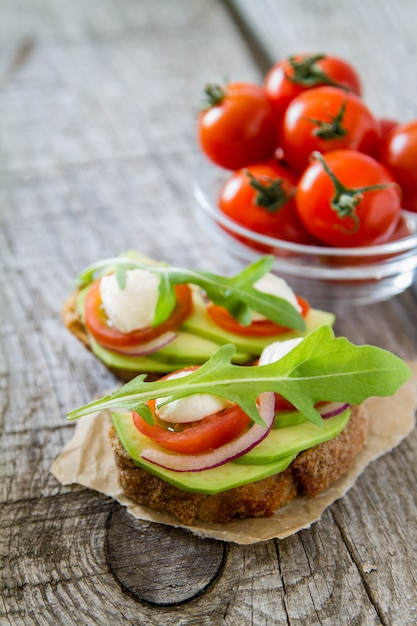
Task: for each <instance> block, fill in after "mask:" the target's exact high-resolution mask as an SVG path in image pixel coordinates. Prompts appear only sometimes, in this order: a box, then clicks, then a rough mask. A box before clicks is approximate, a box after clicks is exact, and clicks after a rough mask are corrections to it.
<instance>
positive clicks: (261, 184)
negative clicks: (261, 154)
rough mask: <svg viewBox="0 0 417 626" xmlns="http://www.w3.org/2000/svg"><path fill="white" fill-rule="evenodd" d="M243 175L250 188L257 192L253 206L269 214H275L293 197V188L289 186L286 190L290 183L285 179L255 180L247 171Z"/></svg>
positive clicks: (263, 178)
mask: <svg viewBox="0 0 417 626" xmlns="http://www.w3.org/2000/svg"><path fill="white" fill-rule="evenodd" d="M245 174H246V176H247V177H248V179H249V184H250V185H251V187H253V189H255V191H257V194H256V196H255V204H256V205H257V206H260V207H262V208H263V209H265V210H266V211H268V212H269V213H276V212H277V211H278V210H279V209H281V208H282V207H283V206H284V205H285V204H286V203H287V202H288V201H289V200H290V199H291V198H292V197H293V196H294V193H295V188H294V187H292V186H291V187H290V188H289V189H288V187H289V185H290V183H289V182H288V181H287V180H285V178H270V177H269V176H262V177H259V178H256V176H253V174H251V172H249V170H245Z"/></svg>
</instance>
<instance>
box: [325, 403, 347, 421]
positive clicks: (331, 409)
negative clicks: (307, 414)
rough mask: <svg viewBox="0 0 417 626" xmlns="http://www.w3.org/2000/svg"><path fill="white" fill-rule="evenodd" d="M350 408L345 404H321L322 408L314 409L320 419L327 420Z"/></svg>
mask: <svg viewBox="0 0 417 626" xmlns="http://www.w3.org/2000/svg"><path fill="white" fill-rule="evenodd" d="M350 406H351V405H350V404H347V403H346V402H328V403H327V404H323V405H322V406H319V407H316V408H317V411H318V412H319V413H320V415H321V416H322V418H323V419H327V418H329V417H336V415H340V413H343V412H344V411H346V410H347V409H349V408H350Z"/></svg>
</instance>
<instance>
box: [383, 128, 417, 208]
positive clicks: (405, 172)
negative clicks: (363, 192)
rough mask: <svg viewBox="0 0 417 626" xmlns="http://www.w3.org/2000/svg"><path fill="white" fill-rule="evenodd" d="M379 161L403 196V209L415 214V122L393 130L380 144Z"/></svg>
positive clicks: (416, 195) (416, 185)
mask: <svg viewBox="0 0 417 626" xmlns="http://www.w3.org/2000/svg"><path fill="white" fill-rule="evenodd" d="M380 160H381V162H382V163H384V165H385V166H386V167H387V169H388V170H389V171H390V172H391V174H392V175H393V176H394V178H395V180H396V181H397V182H398V184H399V185H400V187H401V191H402V194H403V208H404V209H407V210H408V211H415V212H417V120H413V121H411V122H407V123H405V124H400V125H398V126H396V127H395V128H393V129H392V130H391V132H390V133H389V134H388V135H387V137H386V138H385V140H384V141H383V143H382V149H381V155H380Z"/></svg>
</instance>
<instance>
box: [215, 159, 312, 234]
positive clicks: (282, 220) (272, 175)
mask: <svg viewBox="0 0 417 626" xmlns="http://www.w3.org/2000/svg"><path fill="white" fill-rule="evenodd" d="M296 182H297V181H296V178H295V176H294V175H293V174H292V173H291V171H290V170H288V168H286V167H284V166H283V165H280V164H279V163H278V162H277V161H271V162H269V163H259V164H256V165H252V166H250V167H248V168H243V169H240V170H237V171H236V172H234V173H233V174H232V175H231V176H230V178H228V180H227V181H226V182H225V183H224V185H223V187H222V189H221V191H220V195H219V200H218V206H219V208H220V210H221V211H222V212H223V213H224V214H225V215H227V216H228V217H230V218H231V219H232V220H234V221H235V222H237V223H238V224H241V225H242V226H244V227H246V228H248V229H249V230H252V231H255V232H257V233H262V234H264V235H269V236H270V237H276V238H278V239H284V240H286V241H293V242H297V243H310V242H311V239H312V238H311V236H310V235H309V233H307V231H306V230H305V228H304V226H303V224H302V223H301V222H300V219H299V217H298V215H297V211H296V208H295V203H294V195H295V187H296Z"/></svg>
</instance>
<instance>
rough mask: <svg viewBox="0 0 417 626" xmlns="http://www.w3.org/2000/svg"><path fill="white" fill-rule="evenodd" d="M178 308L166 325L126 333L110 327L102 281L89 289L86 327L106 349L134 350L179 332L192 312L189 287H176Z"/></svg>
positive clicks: (85, 303)
mask: <svg viewBox="0 0 417 626" xmlns="http://www.w3.org/2000/svg"><path fill="white" fill-rule="evenodd" d="M175 293H176V296H177V304H176V306H175V308H174V310H173V312H172V313H171V315H170V316H169V317H168V319H166V320H165V321H164V322H162V324H158V326H155V327H152V326H148V327H146V328H141V329H138V330H133V331H132V332H130V333H123V332H122V331H120V330H117V328H114V327H112V326H110V325H109V323H108V319H107V316H106V314H105V311H104V308H103V306H102V303H101V298H100V281H99V280H96V281H95V282H94V283H93V284H92V285H91V287H90V288H89V290H88V292H87V295H86V297H85V301H84V312H85V325H86V327H87V329H88V330H89V332H90V333H91V334H92V336H93V337H94V339H95V340H96V341H97V342H98V343H99V344H100V345H102V346H103V347H105V348H108V349H109V350H112V349H113V348H118V347H128V346H134V345H138V344H142V343H146V342H148V341H151V340H152V339H155V337H159V335H162V334H163V333H165V332H166V331H168V330H174V329H175V328H178V326H180V324H182V322H183V321H184V320H185V319H186V318H187V317H188V316H189V315H190V313H191V310H192V299H191V291H190V288H189V286H188V285H176V286H175Z"/></svg>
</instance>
